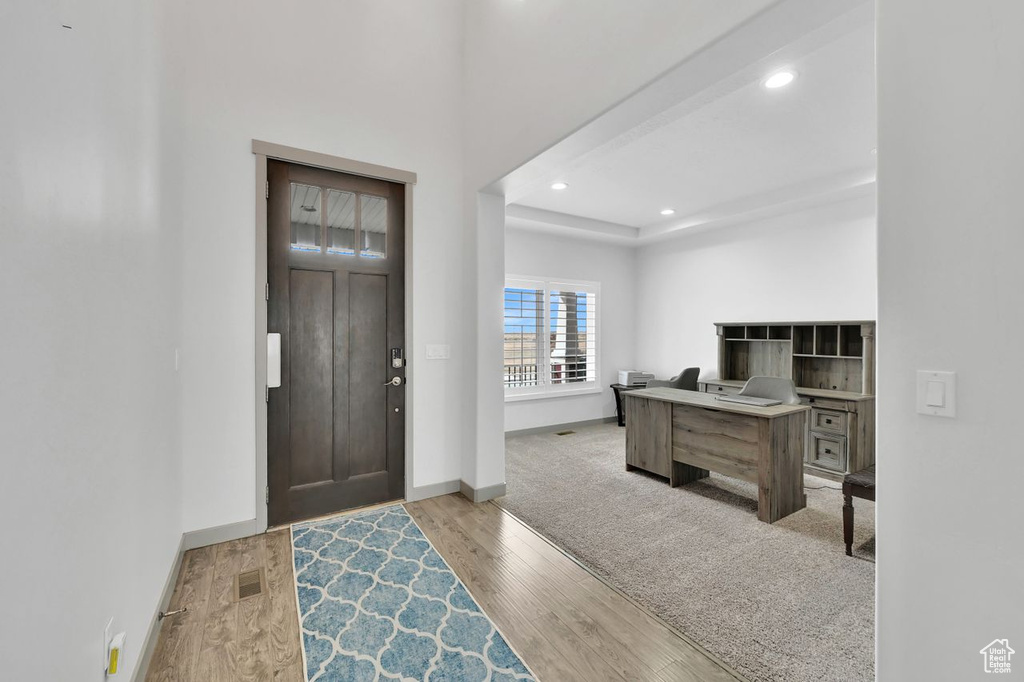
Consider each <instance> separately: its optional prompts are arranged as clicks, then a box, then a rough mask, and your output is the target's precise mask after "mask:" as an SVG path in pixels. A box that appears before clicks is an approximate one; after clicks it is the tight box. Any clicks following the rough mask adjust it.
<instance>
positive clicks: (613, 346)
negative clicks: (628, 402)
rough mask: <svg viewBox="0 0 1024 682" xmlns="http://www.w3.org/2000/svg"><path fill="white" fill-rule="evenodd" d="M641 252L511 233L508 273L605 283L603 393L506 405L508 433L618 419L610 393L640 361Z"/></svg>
mask: <svg viewBox="0 0 1024 682" xmlns="http://www.w3.org/2000/svg"><path fill="white" fill-rule="evenodd" d="M634 255H635V250H634V249H633V248H632V247H630V246H621V245H617V244H607V243H602V242H596V241H588V240H583V239H574V238H571V237H560V236H554V235H550V234H544V233H542V232H534V231H529V230H519V229H506V231H505V272H506V273H507V274H509V275H530V276H534V277H544V278H563V279H568V280H581V281H587V282H599V283H600V284H601V296H600V301H599V302H598V308H599V316H600V327H601V330H600V338H599V347H598V352H599V354H600V369H601V376H600V377H599V379H598V384H599V385H600V386H601V387H602V388H603V390H602V391H601V393H595V394H590V395H582V396H559V397H553V398H540V399H531V400H520V401H510V402H506V403H505V431H518V430H520V429H531V428H536V427H541V426H550V425H552V424H568V423H571V422H579V421H587V420H591V419H601V418H602V417H611V416H614V415H615V397H614V395H613V394H612V390H611V389H610V388H608V387H609V386H610V385H611V384H613V383H615V382H616V381H617V380H618V371H619V370H620V369H629V368H631V367H632V366H633V362H634V359H635V358H634V334H635V328H634V324H635V322H636V317H635V315H634V307H633V303H634V288H635V282H636V270H635V267H634Z"/></svg>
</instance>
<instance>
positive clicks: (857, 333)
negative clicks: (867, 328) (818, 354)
mask: <svg viewBox="0 0 1024 682" xmlns="http://www.w3.org/2000/svg"><path fill="white" fill-rule="evenodd" d="M839 354H840V355H841V356H843V357H848V358H859V357H861V356H862V355H863V354H864V337H863V336H861V330H860V325H859V324H844V325H842V326H841V327H839Z"/></svg>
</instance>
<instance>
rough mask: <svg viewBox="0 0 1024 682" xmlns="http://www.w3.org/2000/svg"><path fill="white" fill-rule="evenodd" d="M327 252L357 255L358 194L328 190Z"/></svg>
mask: <svg viewBox="0 0 1024 682" xmlns="http://www.w3.org/2000/svg"><path fill="white" fill-rule="evenodd" d="M327 252H328V253H336V254H344V255H348V256H352V255H355V252H356V195H355V194H353V193H352V192H342V191H339V190H336V189H329V190H327Z"/></svg>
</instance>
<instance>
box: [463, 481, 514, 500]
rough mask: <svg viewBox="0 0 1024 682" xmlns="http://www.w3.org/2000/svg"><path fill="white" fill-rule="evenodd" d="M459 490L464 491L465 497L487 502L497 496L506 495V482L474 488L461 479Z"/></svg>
mask: <svg viewBox="0 0 1024 682" xmlns="http://www.w3.org/2000/svg"><path fill="white" fill-rule="evenodd" d="M459 492H461V493H462V495H463V497H466V498H468V499H469V500H472V501H473V502H486V501H487V500H493V499H494V498H495V497H501V496H502V495H504V494H505V484H504V483H498V484H496V485H489V486H485V487H483V488H474V487H473V486H471V485H470V484H468V483H466V482H465V481H461V482H460V486H459Z"/></svg>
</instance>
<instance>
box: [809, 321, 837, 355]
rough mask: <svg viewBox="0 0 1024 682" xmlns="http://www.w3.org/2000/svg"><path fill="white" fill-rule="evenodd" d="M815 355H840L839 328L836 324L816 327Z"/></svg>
mask: <svg viewBox="0 0 1024 682" xmlns="http://www.w3.org/2000/svg"><path fill="white" fill-rule="evenodd" d="M814 354H815V355H826V356H836V355H839V327H838V326H836V325H834V324H818V325H815V326H814Z"/></svg>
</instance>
